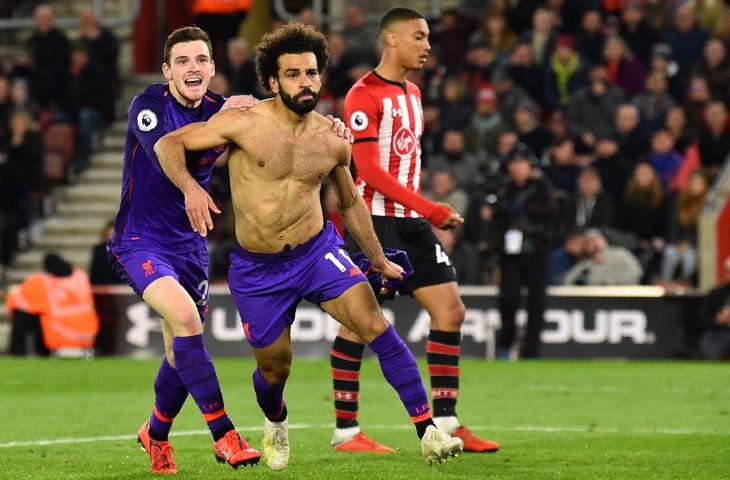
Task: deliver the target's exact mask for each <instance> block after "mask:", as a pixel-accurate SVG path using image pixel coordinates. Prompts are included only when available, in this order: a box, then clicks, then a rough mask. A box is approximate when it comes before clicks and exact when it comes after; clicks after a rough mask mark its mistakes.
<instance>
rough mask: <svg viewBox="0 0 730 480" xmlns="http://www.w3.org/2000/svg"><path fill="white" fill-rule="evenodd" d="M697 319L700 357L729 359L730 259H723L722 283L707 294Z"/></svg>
mask: <svg viewBox="0 0 730 480" xmlns="http://www.w3.org/2000/svg"><path fill="white" fill-rule="evenodd" d="M699 319H700V321H701V324H702V330H703V333H702V335H701V336H700V339H699V350H700V355H701V356H702V357H703V358H706V359H708V360H720V359H727V358H730V257H728V258H726V259H725V263H724V275H723V281H722V283H721V284H720V285H718V286H717V287H715V288H714V289H712V290H711V291H710V293H708V294H707V298H705V301H704V303H703V305H702V310H701V311H700V318H699Z"/></svg>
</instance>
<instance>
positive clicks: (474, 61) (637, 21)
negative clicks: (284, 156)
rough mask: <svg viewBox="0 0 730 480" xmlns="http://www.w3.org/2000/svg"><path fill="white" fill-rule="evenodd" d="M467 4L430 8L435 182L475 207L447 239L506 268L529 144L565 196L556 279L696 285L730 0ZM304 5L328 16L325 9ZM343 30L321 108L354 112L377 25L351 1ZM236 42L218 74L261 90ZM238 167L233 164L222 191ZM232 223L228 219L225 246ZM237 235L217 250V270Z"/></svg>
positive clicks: (722, 113)
mask: <svg viewBox="0 0 730 480" xmlns="http://www.w3.org/2000/svg"><path fill="white" fill-rule="evenodd" d="M462 3H463V7H462V8H459V9H455V10H449V11H445V12H444V13H443V14H442V15H441V17H439V18H437V19H433V20H432V21H431V22H430V26H431V46H432V50H431V55H430V58H429V61H428V64H427V66H426V68H425V69H424V71H423V72H422V73H420V74H418V75H414V76H413V77H412V80H413V81H414V82H416V83H417V84H418V85H419V86H420V87H421V90H422V92H423V96H424V98H423V109H424V117H425V132H424V135H423V138H422V142H421V146H422V149H423V165H424V169H425V171H426V175H424V179H423V190H424V194H425V195H426V196H427V197H429V198H431V199H433V200H437V201H445V202H448V203H450V204H451V205H453V206H454V208H456V210H457V211H459V212H460V213H462V214H463V215H464V216H465V218H466V223H465V225H464V227H463V228H462V229H460V231H458V232H456V236H455V237H454V238H449V239H447V240H448V241H447V242H445V245H447V248H448V249H449V251H448V253H449V255H451V256H453V257H455V258H457V259H459V261H458V262H456V263H457V268H458V267H459V265H461V266H462V268H461V269H460V270H462V271H459V272H458V273H459V275H460V277H462V278H463V279H464V280H467V281H468V283H476V284H491V283H495V281H496V280H495V279H496V278H497V276H498V271H497V270H498V268H497V265H498V261H497V252H498V250H499V248H500V242H501V239H500V238H499V236H498V235H495V234H494V232H495V231H498V229H496V228H494V225H493V218H492V216H491V215H489V214H487V212H489V211H491V210H493V208H494V207H496V208H499V198H500V195H501V194H502V193H503V192H504V190H505V188H506V183H508V181H509V180H508V178H507V175H506V169H505V163H506V160H507V159H508V158H509V157H510V155H511V154H512V153H513V152H514V149H515V147H516V146H517V145H518V144H522V145H524V146H526V147H527V149H528V150H529V151H530V152H531V158H532V161H533V163H534V166H535V167H537V168H535V169H534V171H535V172H536V174H537V175H542V176H543V177H545V178H547V179H548V180H549V181H550V183H551V184H552V187H553V193H554V195H555V197H556V200H557V203H558V211H559V214H558V215H557V217H556V218H554V219H553V220H552V228H551V231H550V232H549V233H550V238H551V242H552V245H553V248H554V250H553V253H552V255H551V260H550V275H549V277H550V283H552V284H574V285H582V284H595V285H611V284H627V283H629V284H638V283H643V284H651V283H657V282H680V283H684V284H685V285H692V284H696V275H697V221H698V217H699V214H700V211H701V209H702V206H703V204H704V200H705V196H706V195H707V192H708V190H709V188H710V187H711V185H712V182H713V179H714V177H715V176H716V175H717V173H718V171H719V170H720V168H721V166H722V165H723V163H724V162H725V160H726V158H727V156H728V153H730V137H729V136H728V135H727V134H726V131H727V129H728V111H727V104H728V101H730V82H729V81H728V80H730V61H728V56H727V47H728V42H729V41H730V15H728V13H729V12H730V10H728V7H727V6H726V5H725V3H723V2H721V1H714V2H700V1H694V2H693V1H656V0H653V1H652V0H645V1H637V0H625V1H620V0H616V1H608V0H604V1H599V0H588V1H576V0H547V1H538V0H535V1H530V0H522V1H508V0H492V1H491V2H462ZM472 3H476V4H478V5H472ZM300 20H301V21H303V22H305V23H313V24H315V25H316V24H317V23H318V21H317V18H316V17H315V16H314V15H313V12H312V11H311V10H309V9H305V10H303V11H302V12H301V14H300ZM274 28H275V27H274ZM328 38H329V42H330V43H329V48H330V52H331V60H330V66H329V71H328V73H327V78H326V81H325V83H324V85H325V88H324V91H323V93H322V98H321V101H320V106H319V110H320V112H321V113H325V114H327V113H332V114H334V115H336V116H339V117H340V118H342V115H343V109H342V106H343V103H344V97H345V95H346V93H347V91H348V89H349V87H350V86H351V85H352V84H353V83H354V81H356V80H357V79H358V78H359V77H360V76H361V75H363V74H364V73H365V72H367V71H368V70H370V69H372V68H373V67H374V66H375V59H376V58H377V55H376V53H377V52H376V43H377V42H376V35H375V32H374V30H373V27H372V26H370V25H368V24H367V23H366V22H365V16H364V13H363V10H362V8H361V7H359V6H358V5H356V4H350V5H348V6H347V9H346V15H345V19H344V28H343V29H341V30H337V31H331V32H329V34H328ZM226 53H227V65H226V67H225V68H224V69H223V70H219V71H218V75H217V76H216V78H215V79H214V81H213V84H212V85H214V86H215V88H217V89H218V90H219V91H221V92H222V93H224V94H230V93H250V92H252V91H253V92H256V93H255V94H256V95H258V96H261V95H262V92H261V91H260V90H258V87H257V83H256V77H255V71H254V68H253V53H252V51H251V49H250V48H249V45H248V44H247V42H246V41H245V40H243V39H240V38H234V39H232V40H231V41H229V43H228V49H227V52H226ZM215 88H214V89H215ZM520 148H522V146H520ZM225 177H226V172H225V169H221V170H219V171H218V172H217V180H216V182H215V183H214V190H213V191H214V194H215V195H216V196H217V198H219V199H225V198H226V197H227V196H228V195H229V192H228V190H227V178H225ZM332 201H333V200H332V198H331V196H330V195H329V193H328V191H327V188H326V187H325V188H324V189H323V205H324V208H325V211H327V212H335V211H336V209H335V208H334V205H333V203H332ZM332 215H334V213H332ZM333 219H334V220H335V221H338V219H336V218H333ZM228 225H230V222H228ZM230 231H231V230H230V228H227V229H225V228H224V229H220V230H219V231H218V232H216V233H215V234H214V237H213V240H214V241H213V242H212V246H213V248H214V249H216V248H217V247H220V245H225V244H226V242H228V243H230V240H226V239H230V238H232V236H231V235H230ZM228 248H230V247H223V248H218V249H219V250H220V251H221V252H222V253H223V254H221V255H215V254H214V255H213V257H214V261H213V264H214V271H213V276H214V277H221V276H222V273H223V272H224V270H222V269H224V268H225V259H226V257H227V255H225V252H226V251H227V250H228ZM465 265H468V267H467V266H465ZM475 265H476V268H475ZM464 283H467V282H464Z"/></svg>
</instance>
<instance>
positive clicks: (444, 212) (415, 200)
mask: <svg viewBox="0 0 730 480" xmlns="http://www.w3.org/2000/svg"><path fill="white" fill-rule="evenodd" d="M353 156H354V157H355V165H356V166H357V173H358V175H359V176H360V177H361V178H362V179H363V180H365V183H367V184H368V186H369V187H371V188H373V189H374V190H376V191H377V192H380V193H382V194H383V195H385V196H386V197H387V198H388V199H390V200H393V201H395V202H398V203H400V204H401V205H405V206H406V207H408V208H410V209H412V210H415V211H417V212H418V213H420V214H421V215H423V216H424V217H426V219H427V220H428V221H429V222H431V224H432V225H433V226H435V227H438V228H440V229H442V230H448V229H452V228H456V227H458V226H459V225H461V224H462V223H464V219H463V218H462V217H461V215H459V214H458V213H457V212H456V211H454V209H453V208H452V207H451V206H450V205H448V204H446V203H435V202H431V201H430V200H428V199H426V198H424V197H422V196H421V195H419V194H417V193H415V192H412V191H411V190H409V189H407V188H406V187H404V186H403V185H401V184H400V182H398V180H396V179H395V178H394V177H393V176H392V175H391V174H390V173H388V172H386V171H385V170H384V169H383V168H382V167H381V166H380V163H379V162H380V161H379V158H380V151H379V150H378V144H377V143H376V142H373V141H369V142H362V143H356V144H355V145H354V146H353Z"/></svg>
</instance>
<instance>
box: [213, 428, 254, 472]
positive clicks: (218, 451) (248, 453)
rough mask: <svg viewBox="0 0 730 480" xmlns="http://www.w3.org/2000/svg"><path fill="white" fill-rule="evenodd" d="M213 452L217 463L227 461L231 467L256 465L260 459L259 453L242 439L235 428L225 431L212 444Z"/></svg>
mask: <svg viewBox="0 0 730 480" xmlns="http://www.w3.org/2000/svg"><path fill="white" fill-rule="evenodd" d="M213 454H214V455H215V459H216V460H218V463H228V465H230V466H231V467H233V468H238V467H240V466H242V465H244V466H245V465H256V464H257V463H259V460H260V459H261V454H260V453H259V452H258V451H256V450H255V449H254V448H252V447H251V445H249V444H248V442H247V441H246V440H244V439H242V438H241V437H240V435H238V432H236V431H235V430H231V431H230V432H228V433H226V434H225V436H223V437H222V438H220V439H219V440H218V441H217V442H215V443H214V444H213Z"/></svg>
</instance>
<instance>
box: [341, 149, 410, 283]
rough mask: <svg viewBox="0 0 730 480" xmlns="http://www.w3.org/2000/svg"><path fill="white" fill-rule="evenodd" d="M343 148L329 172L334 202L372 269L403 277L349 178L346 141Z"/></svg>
mask: <svg viewBox="0 0 730 480" xmlns="http://www.w3.org/2000/svg"><path fill="white" fill-rule="evenodd" d="M343 150H346V152H345V153H344V156H343V157H342V158H343V161H342V162H341V163H340V164H339V165H338V166H337V167H335V168H334V169H333V170H332V172H330V175H329V179H330V181H331V182H332V186H333V187H334V189H335V192H336V193H337V204H338V206H339V209H340V213H341V214H342V218H343V220H344V221H345V226H346V227H347V231H348V232H350V235H352V236H353V238H354V239H355V241H356V242H357V244H358V245H360V248H362V251H363V252H364V253H365V255H367V257H368V259H369V260H370V263H371V264H372V267H373V269H374V270H376V271H378V272H381V273H382V274H383V275H384V276H385V277H387V278H397V279H399V280H402V279H403V276H402V272H403V269H402V268H401V267H400V266H398V265H396V264H395V263H393V262H391V261H389V260H388V259H387V258H386V256H385V254H384V253H383V247H382V246H381V245H380V241H379V240H378V237H377V236H376V235H375V230H374V228H373V220H372V218H371V216H370V211H369V210H368V207H367V205H365V202H364V201H363V199H362V197H361V196H360V194H359V193H358V191H357V189H356V188H355V183H354V182H353V181H352V175H350V166H349V163H350V162H349V156H350V148H349V145H348V146H347V148H343ZM345 159H348V160H345Z"/></svg>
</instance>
